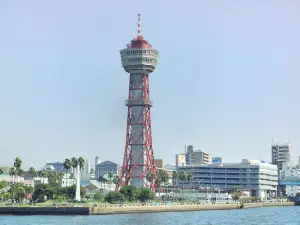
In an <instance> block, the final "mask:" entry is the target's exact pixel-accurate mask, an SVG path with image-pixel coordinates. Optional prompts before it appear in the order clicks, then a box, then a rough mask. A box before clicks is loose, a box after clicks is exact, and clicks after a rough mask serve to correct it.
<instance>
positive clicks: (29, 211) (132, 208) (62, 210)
mask: <svg viewBox="0 0 300 225" xmlns="http://www.w3.org/2000/svg"><path fill="white" fill-rule="evenodd" d="M293 205H294V202H272V203H246V204H238V203H231V204H184V205H181V204H175V205H164V204H160V205H158V204H157V205H153V204H152V205H141V204H136V205H109V204H108V205H94V206H91V207H34V206H32V207H0V215H113V214H129V213H155V212H184V211H204V210H229V209H247V208H256V207H269V206H293Z"/></svg>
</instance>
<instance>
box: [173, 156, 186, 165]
mask: <svg viewBox="0 0 300 225" xmlns="http://www.w3.org/2000/svg"><path fill="white" fill-rule="evenodd" d="M175 161H176V168H177V167H178V166H185V154H184V153H179V154H176V159H175Z"/></svg>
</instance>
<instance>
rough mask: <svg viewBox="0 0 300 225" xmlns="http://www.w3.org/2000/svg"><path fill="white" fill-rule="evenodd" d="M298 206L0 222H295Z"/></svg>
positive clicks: (4, 222) (2, 220) (299, 220)
mask: <svg viewBox="0 0 300 225" xmlns="http://www.w3.org/2000/svg"><path fill="white" fill-rule="evenodd" d="M299 214H300V206H299V207H297V206H284V207H261V208H250V209H240V210H239V209H238V210H218V211H197V212H167V213H144V214H124V215H109V216H0V225H57V224H63V225H86V224H93V225H98V224H99V225H100V224H101V225H108V224H113V225H128V224H130V225H177V224H180V225H190V224H191V225H192V224H193V225H198V224H199V225H202V224H203V225H204V224H205V225H210V224H211V225H215V224H216V225H219V224H220V225H227V224H228V225H241V224H243V225H248V224H249V225H258V224H260V225H280V224H285V225H299V224H300V217H299Z"/></svg>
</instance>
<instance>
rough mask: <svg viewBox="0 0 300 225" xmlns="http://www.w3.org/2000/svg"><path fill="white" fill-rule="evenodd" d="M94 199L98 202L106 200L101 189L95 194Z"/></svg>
mask: <svg viewBox="0 0 300 225" xmlns="http://www.w3.org/2000/svg"><path fill="white" fill-rule="evenodd" d="M93 199H94V200H95V201H97V202H101V201H103V200H104V197H103V195H102V193H101V192H100V191H97V192H96V193H95V194H94V196H93Z"/></svg>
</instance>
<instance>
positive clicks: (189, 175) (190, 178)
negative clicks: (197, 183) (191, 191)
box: [186, 172, 193, 181]
mask: <svg viewBox="0 0 300 225" xmlns="http://www.w3.org/2000/svg"><path fill="white" fill-rule="evenodd" d="M192 178H193V174H192V173H190V172H189V173H187V174H186V180H187V181H191V180H192Z"/></svg>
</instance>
